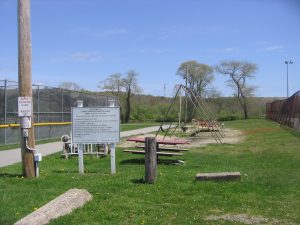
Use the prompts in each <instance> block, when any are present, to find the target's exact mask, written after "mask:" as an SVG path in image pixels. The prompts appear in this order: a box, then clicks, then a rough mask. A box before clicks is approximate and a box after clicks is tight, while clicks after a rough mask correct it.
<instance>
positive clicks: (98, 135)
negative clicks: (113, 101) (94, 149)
mask: <svg viewBox="0 0 300 225" xmlns="http://www.w3.org/2000/svg"><path fill="white" fill-rule="evenodd" d="M72 142H73V143H76V144H96V143H119V142H120V108H119V107H100V108H78V107H73V108H72Z"/></svg>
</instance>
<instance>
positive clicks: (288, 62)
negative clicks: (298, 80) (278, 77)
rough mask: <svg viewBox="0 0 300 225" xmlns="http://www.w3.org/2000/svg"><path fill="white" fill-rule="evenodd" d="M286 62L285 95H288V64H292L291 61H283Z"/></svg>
mask: <svg viewBox="0 0 300 225" xmlns="http://www.w3.org/2000/svg"><path fill="white" fill-rule="evenodd" d="M284 63H285V64H286V97H287V98H288V97H289V64H293V61H292V60H290V61H287V60H286V61H284Z"/></svg>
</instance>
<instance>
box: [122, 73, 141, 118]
mask: <svg viewBox="0 0 300 225" xmlns="http://www.w3.org/2000/svg"><path fill="white" fill-rule="evenodd" d="M126 74H127V77H125V78H124V79H123V84H124V88H125V94H126V112H125V123H128V121H129V118H130V111H131V103H130V99H131V97H132V95H133V94H136V93H139V92H141V88H140V87H139V86H138V80H137V76H138V73H137V72H135V71H134V70H129V71H128V72H127V73H126Z"/></svg>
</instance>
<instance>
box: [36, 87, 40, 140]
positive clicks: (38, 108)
mask: <svg viewBox="0 0 300 225" xmlns="http://www.w3.org/2000/svg"><path fill="white" fill-rule="evenodd" d="M37 122H38V123H39V122H40V85H38V86H37ZM37 139H38V140H39V139H40V126H37Z"/></svg>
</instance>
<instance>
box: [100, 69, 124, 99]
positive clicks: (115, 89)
mask: <svg viewBox="0 0 300 225" xmlns="http://www.w3.org/2000/svg"><path fill="white" fill-rule="evenodd" d="M121 77H122V74H121V73H114V74H111V75H109V76H108V78H106V79H105V80H103V81H101V84H102V85H99V86H98V87H99V88H100V89H102V90H106V91H109V92H111V93H112V94H113V95H114V96H116V97H119V94H120V93H121V91H122V89H123V88H124V82H123V79H122V78H121Z"/></svg>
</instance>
